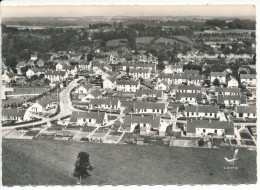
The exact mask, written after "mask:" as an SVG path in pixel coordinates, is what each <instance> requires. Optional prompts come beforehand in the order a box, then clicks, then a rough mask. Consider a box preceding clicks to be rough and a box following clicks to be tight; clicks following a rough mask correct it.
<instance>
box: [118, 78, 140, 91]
mask: <svg viewBox="0 0 260 190" xmlns="http://www.w3.org/2000/svg"><path fill="white" fill-rule="evenodd" d="M138 89H140V81H139V80H135V81H132V80H117V81H116V90H117V91H122V92H136V91H137V90H138Z"/></svg>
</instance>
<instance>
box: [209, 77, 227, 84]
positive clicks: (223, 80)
mask: <svg viewBox="0 0 260 190" xmlns="http://www.w3.org/2000/svg"><path fill="white" fill-rule="evenodd" d="M215 79H218V80H219V82H220V83H221V84H225V83H226V77H215V76H211V77H210V82H211V83H213V82H214V80H215Z"/></svg>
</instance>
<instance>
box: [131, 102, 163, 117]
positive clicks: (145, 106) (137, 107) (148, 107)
mask: <svg viewBox="0 0 260 190" xmlns="http://www.w3.org/2000/svg"><path fill="white" fill-rule="evenodd" d="M133 109H134V112H135V113H154V114H155V113H159V114H166V113H167V105H166V103H150V102H135V103H134V107H133Z"/></svg>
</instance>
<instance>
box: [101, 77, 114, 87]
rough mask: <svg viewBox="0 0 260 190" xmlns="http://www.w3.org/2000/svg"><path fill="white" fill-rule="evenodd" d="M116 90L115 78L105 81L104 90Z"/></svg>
mask: <svg viewBox="0 0 260 190" xmlns="http://www.w3.org/2000/svg"><path fill="white" fill-rule="evenodd" d="M115 88H116V80H115V78H107V79H105V80H104V81H103V89H109V90H113V89H115Z"/></svg>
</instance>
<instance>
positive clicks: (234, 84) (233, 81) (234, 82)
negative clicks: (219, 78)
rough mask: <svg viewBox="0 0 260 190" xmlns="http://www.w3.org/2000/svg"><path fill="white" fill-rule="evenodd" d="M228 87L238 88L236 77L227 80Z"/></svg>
mask: <svg viewBox="0 0 260 190" xmlns="http://www.w3.org/2000/svg"><path fill="white" fill-rule="evenodd" d="M227 87H228V88H238V81H237V79H236V78H235V77H230V78H229V79H228V80H227Z"/></svg>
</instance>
